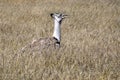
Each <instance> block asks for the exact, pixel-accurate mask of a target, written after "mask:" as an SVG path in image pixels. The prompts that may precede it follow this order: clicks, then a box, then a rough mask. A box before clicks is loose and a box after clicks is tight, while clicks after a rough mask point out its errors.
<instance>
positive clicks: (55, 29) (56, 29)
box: [53, 20, 61, 42]
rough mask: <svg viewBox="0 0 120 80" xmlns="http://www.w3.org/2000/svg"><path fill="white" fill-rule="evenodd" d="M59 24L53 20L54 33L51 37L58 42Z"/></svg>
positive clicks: (59, 38) (59, 36)
mask: <svg viewBox="0 0 120 80" xmlns="http://www.w3.org/2000/svg"><path fill="white" fill-rule="evenodd" d="M60 26H61V23H60V22H58V21H57V20H54V32H53V37H54V38H56V39H57V40H58V42H60V40H61V29H60Z"/></svg>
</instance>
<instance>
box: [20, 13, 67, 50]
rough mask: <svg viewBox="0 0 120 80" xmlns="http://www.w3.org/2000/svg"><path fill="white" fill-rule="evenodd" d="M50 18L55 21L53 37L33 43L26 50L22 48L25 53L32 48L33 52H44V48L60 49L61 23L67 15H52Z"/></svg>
mask: <svg viewBox="0 0 120 80" xmlns="http://www.w3.org/2000/svg"><path fill="white" fill-rule="evenodd" d="M50 16H51V17H52V18H53V19H54V31H53V36H52V37H45V38H40V39H38V40H35V41H33V42H32V43H30V44H28V45H27V46H25V47H24V48H22V51H24V50H25V49H27V48H30V49H31V50H42V49H44V48H50V47H52V48H59V47H60V41H61V23H62V21H63V19H64V18H65V17H66V16H67V15H65V14H62V13H51V14H50Z"/></svg>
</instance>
